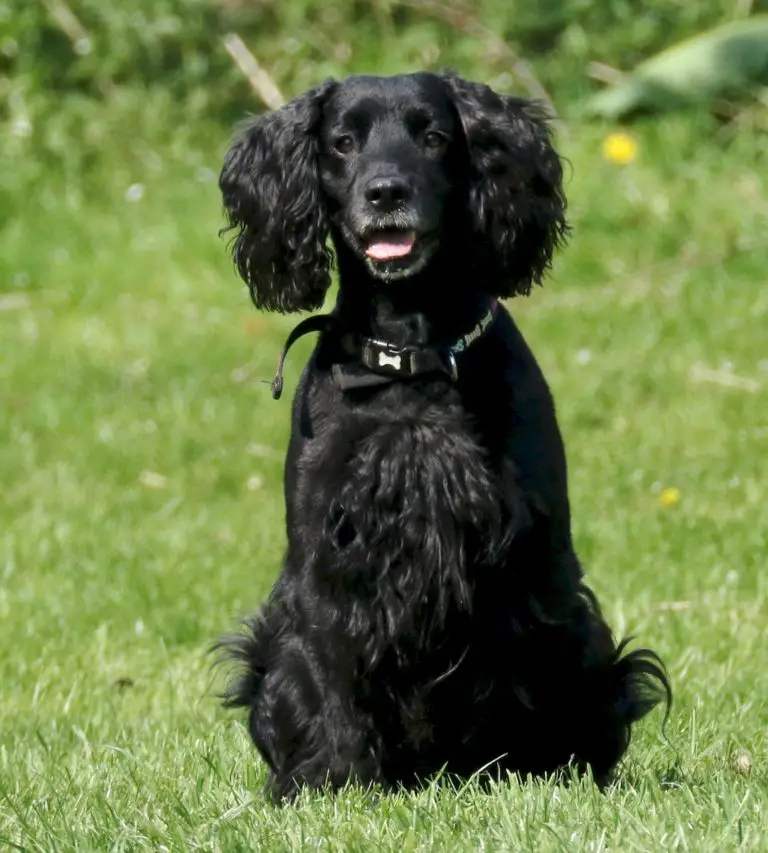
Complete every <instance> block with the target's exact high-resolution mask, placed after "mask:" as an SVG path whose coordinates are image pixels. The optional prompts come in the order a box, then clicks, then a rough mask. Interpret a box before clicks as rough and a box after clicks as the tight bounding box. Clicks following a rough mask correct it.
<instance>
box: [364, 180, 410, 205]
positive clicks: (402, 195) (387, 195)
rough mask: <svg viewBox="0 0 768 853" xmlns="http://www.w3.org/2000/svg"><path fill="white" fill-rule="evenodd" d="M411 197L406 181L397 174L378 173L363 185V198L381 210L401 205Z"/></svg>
mask: <svg viewBox="0 0 768 853" xmlns="http://www.w3.org/2000/svg"><path fill="white" fill-rule="evenodd" d="M410 197H411V188H410V187H409V186H408V182H407V181H406V180H405V179H403V178H399V177H397V175H380V176H379V177H376V178H371V180H370V181H368V183H367V184H366V185H365V199H366V201H368V202H369V203H370V204H371V205H372V206H373V207H375V208H376V210H380V211H382V212H384V211H388V210H395V209H396V208H398V207H402V205H404V204H405V202H407V201H408V199H409V198H410Z"/></svg>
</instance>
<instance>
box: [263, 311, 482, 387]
mask: <svg viewBox="0 0 768 853" xmlns="http://www.w3.org/2000/svg"><path fill="white" fill-rule="evenodd" d="M497 307H498V303H497V302H496V300H495V299H494V300H493V301H492V302H491V304H490V306H489V308H488V310H487V311H486V312H485V313H484V314H483V316H482V317H481V318H480V320H479V321H478V322H477V323H476V324H475V326H474V327H473V328H472V329H471V331H469V332H467V334H466V335H462V336H461V337H460V338H459V339H458V340H457V341H455V342H454V343H453V344H448V345H445V346H437V347H415V346H405V347H398V346H395V345H394V344H392V343H390V342H389V341H382V340H379V339H378V338H368V337H365V336H364V335H358V334H355V333H352V332H350V331H349V330H348V329H347V328H346V327H345V326H344V324H343V323H342V322H341V320H339V318H338V317H336V316H335V315H333V314H317V315H315V316H314V317H307V319H306V320H302V321H301V323H299V324H298V326H296V327H294V329H293V330H292V331H291V333H290V335H288V338H287V339H286V341H285V344H284V346H283V349H282V352H281V353H280V358H279V359H278V362H277V372H276V373H275V378H274V379H273V380H272V382H271V386H272V397H273V398H274V399H275V400H279V399H280V395H281V394H282V393H283V365H284V363H285V358H286V356H287V355H288V350H290V348H291V347H292V346H293V345H294V344H295V343H296V341H298V340H299V338H302V337H304V335H308V334H310V333H312V332H321V333H324V332H329V331H336V332H337V333H338V334H339V340H340V342H341V347H342V349H343V350H344V351H345V352H346V353H347V354H348V355H351V356H353V359H354V360H353V362H352V363H344V364H334V365H333V375H334V379H335V380H336V383H337V384H338V386H339V387H340V388H341V390H342V391H348V390H350V389H352V388H366V387H371V386H374V385H382V384H384V383H387V382H392V381H394V380H395V379H410V378H412V377H414V376H422V375H424V374H426V373H443V374H445V375H446V376H448V377H449V378H450V379H451V380H452V381H454V382H455V381H456V379H457V378H458V365H457V362H456V357H457V356H459V355H460V354H461V353H463V352H464V351H465V350H467V349H468V348H469V347H470V346H471V345H472V344H473V343H474V342H475V341H476V340H478V339H479V338H481V337H482V336H483V335H484V334H485V332H486V331H487V330H488V329H489V328H490V327H491V325H492V324H493V320H494V318H495V316H496V309H497Z"/></svg>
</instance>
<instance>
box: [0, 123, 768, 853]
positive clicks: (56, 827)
mask: <svg viewBox="0 0 768 853" xmlns="http://www.w3.org/2000/svg"><path fill="white" fill-rule="evenodd" d="M118 124H119V123H118ZM193 130H194V128H186V129H185V130H184V133H185V138H184V140H182V141H181V142H180V141H179V139H178V138H177V139H175V140H173V141H172V142H171V143H168V144H166V145H163V146H155V147H152V146H151V145H150V144H149V143H148V142H147V141H146V140H143V139H142V136H141V133H137V134H136V136H135V138H133V139H131V138H130V137H128V138H126V140H125V141H124V143H123V147H122V148H121V149H120V150H119V151H118V150H115V151H114V152H113V153H104V154H101V155H95V156H93V157H92V158H91V159H90V160H88V161H87V162H86V161H84V160H83V161H82V162H81V161H79V160H76V159H75V160H73V159H72V158H76V146H74V145H73V146H72V147H71V148H68V147H67V145H66V144H64V145H62V147H61V152H63V153H60V158H63V159H60V160H58V161H56V162H57V164H58V165H59V166H61V163H64V165H65V166H66V168H63V169H59V172H58V174H56V175H55V176H54V177H50V172H51V169H49V168H48V166H49V165H50V164H47V163H46V162H45V161H44V159H43V160H41V159H40V158H38V159H34V158H33V157H31V156H26V157H23V156H21V155H22V154H23V152H21V153H20V148H21V146H22V142H20V141H19V140H15V141H14V140H11V141H10V142H5V143H4V145H5V146H6V147H5V149H4V152H5V154H6V156H7V160H6V162H5V164H4V167H3V181H4V186H5V188H6V189H7V190H8V192H7V193H6V194H5V200H4V201H3V205H4V208H3V210H2V214H3V217H4V222H5V225H4V230H3V232H2V234H1V235H0V275H1V276H2V279H1V280H0V286H1V287H2V291H0V339H1V340H2V344H3V347H2V349H3V355H2V360H0V388H2V410H1V411H0V478H1V480H0V488H1V489H2V491H1V492H0V494H1V497H2V504H1V505H2V521H1V522H0V626H1V630H0V684H1V685H2V694H1V698H0V847H2V846H3V844H8V845H16V846H18V847H19V848H21V849H25V850H70V849H82V850H99V851H101V850H107V849H125V850H137V849H156V850H163V849H170V850H182V849H197V848H200V849H206V850H241V849H242V850H269V851H272V850H275V851H280V850H299V849H323V850H345V851H358V850H359V851H371V850H397V851H412V850H446V851H447V850H451V851H454V850H456V851H460V850H493V851H497V850H499V851H500V850H507V851H514V850H541V851H549V850H553V851H554V850H557V851H561V850H562V851H566V850H567V851H577V850H590V851H606V850H618V851H640V850H661V849H664V850H666V849H679V850H690V851H696V853H699V851H726V850H736V849H743V850H758V849H768V842H766V841H765V839H766V837H768V814H767V811H766V810H767V809H768V776H767V774H766V759H768V755H767V748H766V732H768V712H767V711H766V705H767V704H768V643H766V625H767V624H768V581H767V580H766V571H765V569H766V563H767V562H768V560H767V559H766V557H767V555H768V542H766V539H767V534H766V531H767V530H768V524H767V522H768V517H767V516H768V513H767V511H766V507H767V506H768V495H767V494H766V479H765V474H764V470H762V469H763V468H764V466H765V459H766V458H767V457H768V419H767V418H766V413H767V412H768V405H767V404H766V388H767V387H768V346H766V337H767V333H766V330H767V329H768V289H767V288H766V281H765V270H766V263H767V262H768V252H767V251H766V238H765V223H766V220H767V219H768V201H766V199H768V177H767V169H766V156H765V154H764V152H763V150H762V149H763V148H764V144H765V140H764V138H763V139H759V138H755V137H749V136H742V137H740V138H737V139H736V140H734V141H733V142H732V143H731V145H730V146H728V147H723V146H721V145H719V144H717V143H715V142H714V141H712V140H711V139H710V138H709V137H710V136H711V133H710V131H711V128H710V127H709V125H708V123H707V122H704V121H700V120H696V119H690V120H685V119H682V118H677V119H674V118H673V119H669V120H666V121H665V122H663V123H659V124H657V125H648V126H646V127H643V128H640V129H639V131H638V138H639V144H640V153H639V158H638V160H637V161H636V162H635V163H633V164H631V165H630V166H627V167H617V166H615V165H612V164H610V163H607V162H605V161H604V160H603V159H602V156H601V153H600V142H601V138H602V134H603V131H602V130H600V129H594V128H585V127H577V126H574V127H571V128H570V133H569V137H568V139H567V141H565V142H564V144H563V148H564V152H565V153H566V154H567V155H568V157H569V159H570V161H571V163H572V178H571V179H570V180H569V184H568V192H569V196H570V199H571V210H572V216H573V220H574V224H575V230H574V237H573V242H572V245H571V247H570V248H569V249H568V250H567V251H566V252H565V253H564V254H563V255H562V256H561V258H560V259H559V260H558V263H557V267H556V269H555V271H554V273H553V275H552V277H551V279H550V280H549V281H548V283H547V285H546V287H545V288H544V289H543V290H537V291H536V292H535V293H534V294H533V295H532V297H531V298H530V299H529V300H518V301H516V302H514V303H512V305H511V308H512V310H513V312H514V313H515V315H516V317H517V318H518V320H519V323H520V325H521V326H522V328H523V330H524V332H525V334H526V336H527V337H528V339H529V341H530V342H531V344H532V346H533V347H534V350H535V352H536V353H537V355H538V357H539V359H540V361H541V363H542V365H543V366H544V369H545V371H546V374H547V376H548V378H549V380H550V383H551V385H552V388H553V391H554V393H555V397H556V400H557V403H558V411H559V416H560V420H561V424H562V428H563V431H564V434H565V438H566V442H567V448H568V453H569V460H570V476H571V492H572V502H573V510H574V516H575V536H576V541H577V546H578V549H579V552H580V554H581V556H582V558H583V561H584V564H585V567H586V570H587V573H588V577H589V579H590V582H591V583H592V585H593V586H594V588H595V589H596V591H597V592H598V594H599V595H600V597H601V599H602V601H603V602H604V605H605V610H606V613H607V615H608V617H609V618H610V621H611V623H612V625H613V626H614V627H615V629H616V631H617V633H619V634H621V633H624V632H632V633H635V634H638V635H639V637H640V638H641V639H642V641H643V642H644V643H648V644H649V645H651V646H653V647H655V648H656V649H658V651H659V652H660V653H661V654H662V656H663V657H664V658H665V659H666V660H667V662H668V664H669V669H670V673H671V677H672V680H673V683H674V687H675V691H676V703H675V706H674V709H673V712H672V716H671V718H670V721H669V725H668V729H667V739H665V738H664V737H663V736H662V734H661V731H660V726H661V714H660V713H659V712H657V713H655V714H654V715H653V716H652V717H650V718H648V719H647V720H646V721H644V722H643V723H642V725H641V726H640V727H639V728H638V729H637V734H636V738H635V740H634V741H633V745H632V748H631V750H630V752H629V754H628V756H627V760H626V763H625V766H624V768H623V770H622V773H621V775H620V779H619V781H618V783H617V784H616V786H615V787H614V788H613V789H612V790H610V791H609V792H608V793H607V794H606V795H604V796H603V795H600V794H598V792H597V791H596V790H595V789H594V787H593V786H591V785H590V784H589V783H587V782H574V784H572V785H569V786H561V785H556V784H554V783H552V782H530V783H523V784H520V783H518V782H517V781H511V782H509V783H505V784H502V785H499V786H497V787H495V788H494V789H493V790H491V791H490V792H487V793H484V792H482V791H481V790H480V789H479V788H478V787H477V786H476V785H474V784H468V785H466V786H465V787H462V788H461V789H460V790H456V789H453V788H451V787H450V786H448V785H447V784H444V783H440V782H438V783H436V784H434V785H432V786H430V787H428V788H427V789H425V790H424V791H423V792H421V793H417V794H413V795H405V794H403V795H398V796H391V797H385V798H382V799H376V798H374V797H371V796H370V795H366V794H365V793H364V792H361V791H359V790H350V791H348V792H345V793H343V794H342V795H341V796H339V797H338V798H337V799H333V798H330V797H324V796H317V795H315V796H306V795H305V796H303V797H302V798H301V800H300V801H299V803H298V805H297V806H295V807H291V808H287V809H275V808H271V807H268V806H267V805H266V804H265V803H264V801H263V799H262V795H261V786H262V784H263V782H264V779H265V773H264V768H263V766H262V765H261V763H260V762H259V761H258V759H257V758H256V755H255V753H254V751H253V749H252V747H251V745H250V743H249V741H248V739H247V736H246V733H245V730H244V728H243V725H242V723H243V720H242V717H241V716H240V715H238V714H234V713H229V712H225V711H224V710H222V709H221V707H220V705H219V703H218V702H217V700H216V698H215V693H216V690H217V689H218V686H220V685H219V683H218V682H217V680H216V675H215V673H212V672H211V669H210V660H209V659H208V658H207V656H206V649H207V647H208V645H209V644H210V643H211V641H212V640H214V639H215V638H216V637H217V636H218V635H220V634H221V633H222V632H225V631H227V630H229V629H230V628H231V627H232V626H233V625H234V624H235V622H236V620H237V619H238V618H239V617H240V616H241V615H243V614H245V613H247V612H248V611H250V610H252V609H253V608H255V607H256V606H257V605H258V603H259V602H260V601H261V600H262V599H263V597H264V596H265V594H266V593H267V591H268V589H269V587H270V584H271V582H272V580H273V578H274V577H275V574H276V571H277V567H278V564H279V561H280V557H281V552H282V548H283V544H284V533H283V529H282V519H283V515H282V486H281V474H282V455H283V453H284V449H285V445H286V439H287V429H288V414H289V402H288V401H287V400H284V401H282V402H281V403H275V402H273V401H272V400H271V398H270V395H269V392H268V389H267V386H265V385H263V384H261V380H262V379H263V378H269V377H271V375H272V372H273V369H274V364H275V358H276V355H277V351H278V349H279V347H280V345H281V343H282V341H283V339H284V336H285V334H286V332H287V330H288V329H289V328H290V327H291V324H292V322H293V320H291V319H289V318H268V317H262V316H259V315H256V314H255V312H253V311H252V309H251V308H250V306H249V304H248V303H247V300H246V297H245V293H244V288H243V287H242V286H239V285H238V281H237V280H236V278H235V276H234V274H233V272H232V270H231V267H230V264H229V263H228V260H227V258H226V256H225V253H224V249H223V243H222V241H221V240H220V239H219V238H218V237H217V234H216V232H217V229H218V227H219V225H220V215H219V200H218V196H217V191H216V187H215V183H214V182H213V181H212V180H211V178H212V171H211V170H213V172H215V171H216V170H217V169H218V165H219V160H220V156H221V153H222V150H223V147H224V145H225V143H226V140H227V136H228V131H227V130H224V129H218V130H217V129H215V128H205V129H204V133H203V129H200V136H199V137H198V139H200V140H203V139H204V140H208V141H207V142H198V144H197V145H195V143H194V140H195V138H196V135H195V133H194V132H193ZM104 132H105V133H106V134H109V133H113V134H116V133H118V132H124V129H123V131H120V128H119V127H116V128H109V127H107V129H106V130H105V131H104ZM211 139H217V143H216V144H214V143H212V142H210V140H211ZM14 146H15V147H14ZM98 147H99V146H98V145H96V146H95V148H98ZM103 147H104V149H105V152H109V150H110V146H109V145H105V146H103ZM67 157H69V158H70V159H66V158H67ZM67 164H69V165H67ZM139 181H140V182H142V183H143V185H144V194H143V197H142V198H141V199H140V200H138V201H134V202H128V201H126V200H125V198H124V195H125V192H126V190H127V188H128V187H129V186H131V185H132V184H134V183H136V182H139ZM135 192H136V191H135V190H134V193H135ZM761 242H762V246H761V245H760V244H761ZM310 346H311V344H310V343H307V342H302V343H301V344H300V345H299V346H297V347H296V349H295V350H294V351H292V353H291V358H290V360H289V363H288V369H287V376H286V385H287V388H288V389H289V390H292V389H293V388H294V387H295V382H296V378H297V375H298V371H299V369H300V367H301V363H302V360H303V358H304V356H305V355H306V353H307V352H308V350H309V347H310ZM148 472H149V473H148ZM152 475H160V476H159V477H158V476H154V477H153V476H152ZM667 487H674V488H677V489H679V491H680V495H681V500H680V502H679V504H678V505H676V506H672V507H666V508H665V507H663V506H661V505H660V503H659V494H660V490H662V489H664V488H667ZM746 754H748V756H749V765H750V766H749V769H748V770H747V768H745V766H744V762H745V761H746V758H745V755H746ZM740 762H741V763H740Z"/></svg>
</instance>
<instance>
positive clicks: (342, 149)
mask: <svg viewBox="0 0 768 853" xmlns="http://www.w3.org/2000/svg"><path fill="white" fill-rule="evenodd" d="M333 147H334V148H335V149H336V150H337V151H338V152H339V154H350V153H351V152H352V149H353V148H354V147H355V140H354V139H352V137H351V136H349V134H345V135H344V136H339V137H338V138H337V139H336V140H335V141H334V143H333Z"/></svg>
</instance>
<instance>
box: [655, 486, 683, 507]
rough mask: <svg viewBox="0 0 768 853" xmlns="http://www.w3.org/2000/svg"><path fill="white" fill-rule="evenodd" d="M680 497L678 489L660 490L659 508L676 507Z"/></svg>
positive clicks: (671, 487) (672, 487)
mask: <svg viewBox="0 0 768 853" xmlns="http://www.w3.org/2000/svg"><path fill="white" fill-rule="evenodd" d="M681 497H682V495H681V494H680V489H676V488H675V487H674V486H670V487H669V488H666V489H662V490H661V492H660V494H659V506H663V507H670V506H677V505H678V504H679V503H680V498H681Z"/></svg>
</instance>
